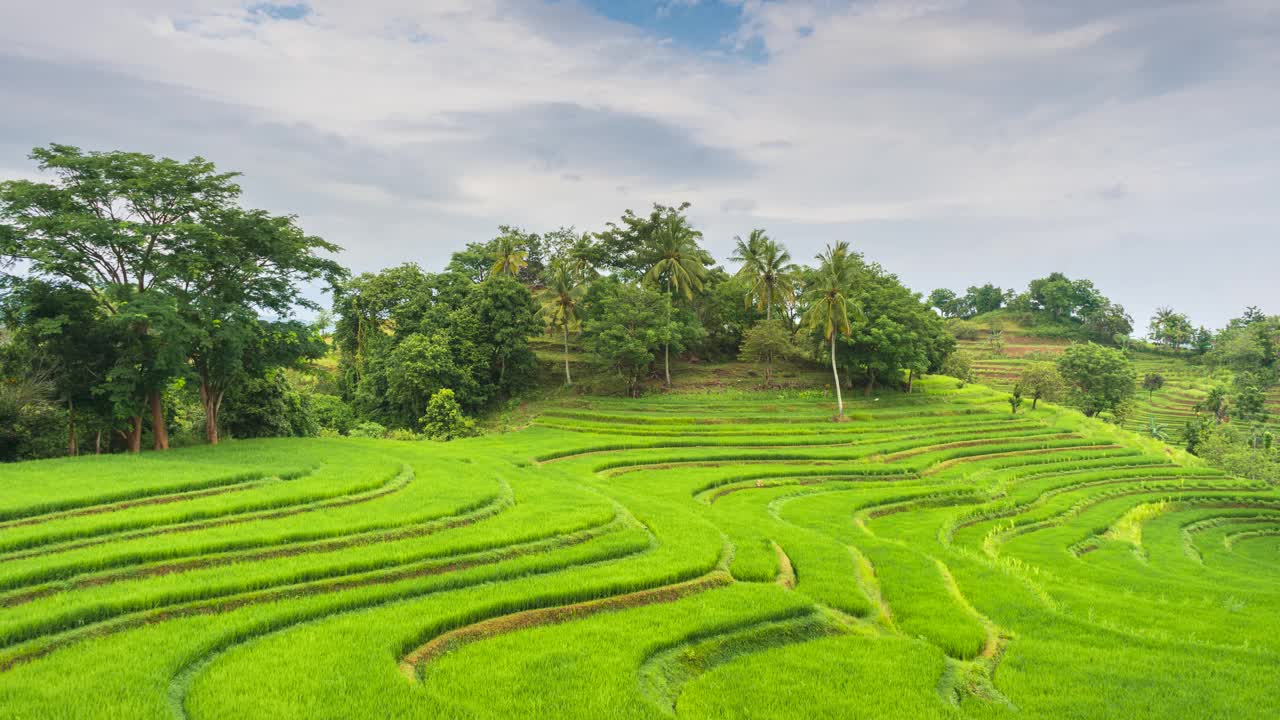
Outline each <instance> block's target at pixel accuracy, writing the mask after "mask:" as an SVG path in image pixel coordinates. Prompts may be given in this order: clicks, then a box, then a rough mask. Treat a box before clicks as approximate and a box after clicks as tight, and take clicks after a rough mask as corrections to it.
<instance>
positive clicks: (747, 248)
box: [732, 228, 796, 320]
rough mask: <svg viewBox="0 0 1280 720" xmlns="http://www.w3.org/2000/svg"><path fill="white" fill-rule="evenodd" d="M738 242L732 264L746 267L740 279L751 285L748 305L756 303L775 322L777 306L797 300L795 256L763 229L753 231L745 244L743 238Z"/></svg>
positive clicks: (737, 238) (739, 274) (747, 297)
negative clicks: (794, 271) (792, 267)
mask: <svg viewBox="0 0 1280 720" xmlns="http://www.w3.org/2000/svg"><path fill="white" fill-rule="evenodd" d="M734 241H735V243H736V247H735V249H734V255H733V258H732V260H734V261H735V262H740V263H742V267H741V268H739V269H738V277H740V278H742V279H743V280H746V281H747V283H748V284H749V287H748V289H747V296H746V302H747V303H748V304H750V303H751V302H752V300H754V301H755V304H756V307H757V308H758V309H760V310H762V311H764V318H765V320H772V319H773V306H774V305H777V304H780V303H788V302H791V301H792V300H793V299H794V298H795V293H796V287H795V281H794V276H793V274H792V272H791V268H790V262H791V253H789V252H787V250H786V248H784V247H782V246H781V245H779V244H778V243H776V242H774V241H773V240H771V239H770V238H769V236H768V235H765V234H764V230H762V229H759V228H757V229H755V230H752V231H751V234H750V235H748V236H747V239H746V240H745V241H744V240H743V239H742V238H740V237H735V238H734Z"/></svg>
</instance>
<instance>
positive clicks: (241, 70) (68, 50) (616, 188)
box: [0, 0, 1280, 322]
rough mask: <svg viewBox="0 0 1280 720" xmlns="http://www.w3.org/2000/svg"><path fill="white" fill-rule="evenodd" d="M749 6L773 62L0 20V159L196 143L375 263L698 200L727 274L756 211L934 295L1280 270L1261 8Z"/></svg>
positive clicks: (222, 23) (389, 29)
mask: <svg viewBox="0 0 1280 720" xmlns="http://www.w3.org/2000/svg"><path fill="white" fill-rule="evenodd" d="M738 1H739V2H740V4H741V5H742V16H743V23H742V26H741V27H740V28H738V30H737V32H736V34H735V35H734V38H735V39H736V41H737V42H739V43H740V44H743V45H744V46H745V45H746V44H749V43H753V42H758V43H762V44H763V47H764V48H765V50H766V51H767V53H766V57H765V59H764V60H763V61H761V62H752V61H751V60H750V58H748V57H745V56H742V57H738V56H734V55H731V54H730V55H725V54H724V53H723V52H718V51H717V52H709V51H708V52H704V51H700V50H699V49H697V48H688V47H680V46H679V45H673V44H672V43H669V42H665V41H663V40H662V39H661V38H658V37H655V36H650V35H646V34H645V33H644V32H643V31H641V30H639V29H637V28H633V27H630V26H626V25H623V24H620V23H616V22H612V21H609V20H606V19H603V18H601V17H599V16H597V15H595V14H593V13H592V12H591V11H590V10H589V8H587V7H585V6H582V5H580V4H578V3H576V2H574V1H573V0H563V1H561V2H553V3H526V2H517V1H516V0H510V1H507V0H484V1H482V2H481V1H471V0H454V1H453V2H432V3H429V4H427V3H421V2H417V1H415V0H369V1H368V2H364V3H359V4H354V3H346V2H340V1H339V0H327V1H320V0H316V1H315V2H312V3H311V10H312V11H311V12H310V13H309V14H307V15H306V16H305V17H304V18H302V19H301V20H276V21H272V20H265V19H263V18H261V17H257V18H255V21H254V22H247V21H246V20H247V19H248V17H249V15H248V11H247V10H246V4H245V3H242V2H240V1H239V0H174V1H172V2H165V1H162V0H125V1H124V2H119V3H112V7H111V8H110V10H107V9H106V8H104V7H103V6H102V5H101V4H99V3H93V2H90V1H89V0H48V1H47V2H43V3H41V4H39V5H31V4H23V5H22V7H6V8H3V9H0V47H3V48H4V50H0V63H3V65H2V66H0V71H3V72H4V73H5V77H6V82H4V83H0V101H2V102H3V103H4V104H5V106H6V108H13V109H14V110H12V111H11V112H8V113H6V114H5V116H4V117H0V167H9V168H16V169H21V168H22V167H24V164H23V163H24V161H23V157H24V156H25V153H26V151H27V150H29V148H30V147H31V146H33V145H36V144H43V143H46V142H50V141H64V140H65V141H73V142H77V143H80V144H83V145H86V146H90V147H95V148H97V147H128V148H131V149H142V150H147V151H151V152H157V153H164V154H179V155H181V154H187V155H189V154H194V153H200V154H202V155H205V156H208V157H211V158H213V159H214V160H216V161H218V162H220V164H222V165H224V166H226V167H229V168H235V169H239V170H243V171H245V172H246V173H247V177H246V179H245V186H246V188H247V189H248V191H249V192H250V196H251V199H252V200H253V201H254V202H258V203H262V204H265V205H270V206H272V207H273V208H274V209H277V210H282V211H298V212H299V213H301V214H302V217H303V221H304V222H305V223H307V225H308V227H309V228H310V229H312V230H314V231H316V232H319V233H321V234H325V235H327V236H330V237H331V238H332V239H333V240H335V241H336V242H339V243H340V244H344V245H347V246H348V247H352V248H359V252H358V253H352V254H351V255H350V256H349V257H348V260H349V261H350V262H351V263H352V264H353V265H356V266H357V267H359V268H360V269H368V268H370V267H373V266H374V265H373V264H374V263H378V264H386V263H390V262H396V261H399V260H401V259H417V260H420V261H424V262H425V263H426V264H429V265H440V264H442V263H443V262H444V260H445V258H446V257H447V254H448V251H449V250H450V249H452V248H456V247H460V246H461V245H462V244H464V243H465V242H467V241H470V240H476V239H481V238H483V237H484V235H485V234H486V233H488V232H489V229H490V228H492V227H494V226H496V225H497V224H498V223H500V222H513V223H518V224H524V225H528V226H533V227H548V226H554V225H560V224H566V225H567V224H574V225H577V226H579V227H598V226H600V225H601V224H602V223H603V222H604V221H605V220H607V219H610V218H614V217H616V216H617V215H618V214H619V213H620V212H621V211H622V210H623V209H624V208H627V207H630V208H633V209H637V210H640V209H643V208H644V207H646V206H647V205H648V204H649V203H650V202H653V201H660V202H678V201H680V200H683V199H689V200H692V201H693V202H694V203H695V206H694V217H695V219H697V220H698V221H699V222H701V223H702V224H703V225H704V226H705V229H706V231H707V237H708V242H709V244H711V246H712V248H713V249H715V250H718V251H720V255H721V257H725V256H727V252H726V250H727V248H728V246H729V242H730V240H729V238H731V237H732V236H733V235H734V234H739V233H742V232H745V231H746V230H747V229H749V227H751V226H754V225H767V226H769V227H770V228H776V230H775V234H777V235H778V236H779V237H781V238H782V239H783V240H785V241H787V242H789V243H790V244H791V245H792V246H793V249H794V253H793V254H794V255H796V256H797V257H808V256H809V255H811V254H812V253H813V252H814V251H815V250H816V249H817V248H818V247H820V246H821V245H822V244H824V243H825V242H827V241H829V240H832V239H837V238H847V239H850V240H852V241H853V242H854V243H855V244H857V245H860V246H862V247H865V248H866V249H867V250H868V251H869V253H870V254H872V255H873V256H875V257H877V259H880V260H882V261H883V262H884V263H885V264H886V265H888V266H889V267H891V268H892V269H895V270H899V271H900V272H901V273H902V274H903V276H904V278H906V279H907V280H908V281H909V282H912V283H914V284H916V285H917V286H918V287H919V289H928V287H929V286H931V285H936V284H947V285H952V286H965V285H968V284H971V283H973V282H977V281H985V280H986V279H988V277H990V278H991V279H993V280H1000V281H1001V282H1004V283H1005V284H1015V283H1016V284H1022V283H1024V282H1025V281H1026V279H1028V278H1027V276H1028V275H1029V274H1030V273H1032V272H1041V271H1048V270H1051V269H1056V267H1064V268H1066V269H1068V270H1070V271H1073V272H1077V273H1081V274H1088V275H1091V276H1094V277H1096V279H1097V280H1098V282H1099V284H1100V285H1102V287H1103V288H1104V290H1106V291H1108V292H1109V293H1110V294H1112V295H1114V296H1116V297H1117V298H1119V299H1120V300H1121V301H1122V302H1125V303H1126V304H1127V305H1129V306H1130V308H1131V310H1133V311H1134V312H1135V315H1138V316H1140V317H1141V316H1145V315H1144V313H1145V312H1146V311H1147V309H1149V308H1150V307H1153V306H1155V305H1157V304H1164V303H1174V304H1179V303H1183V302H1185V304H1186V307H1187V309H1190V310H1192V311H1193V312H1194V313H1195V314H1197V315H1198V316H1199V319H1201V320H1203V321H1205V322H1221V321H1222V320H1223V319H1225V317H1227V316H1228V315H1230V314H1231V313H1233V312H1234V311H1235V310H1236V306H1243V305H1244V304H1246V303H1262V304H1265V303H1266V301H1267V299H1268V298H1267V296H1266V292H1267V291H1268V289H1269V287H1270V283H1271V282H1272V281H1271V280H1257V279H1251V278H1252V277H1253V276H1252V275H1249V274H1248V273H1240V279H1238V280H1237V279H1235V278H1234V277H1232V273H1238V270H1237V268H1238V265H1237V264H1236V263H1235V260H1236V258H1232V259H1228V258H1223V257H1220V256H1221V255H1222V254H1223V253H1221V252H1219V253H1213V252H1210V253H1207V256H1206V257H1204V258H1198V259H1197V263H1196V266H1197V269H1199V270H1201V271H1202V272H1204V273H1206V274H1208V275H1211V276H1212V277H1215V278H1228V277H1231V278H1232V280H1231V281H1229V282H1224V283H1222V288H1221V289H1220V290H1218V289H1215V290H1213V291H1209V290H1206V289H1204V288H1203V287H1189V288H1188V289H1186V290H1185V292H1184V291H1183V290H1176V291H1175V289H1173V288H1170V287H1169V286H1168V284H1161V283H1155V284H1153V285H1152V286H1151V287H1150V288H1143V287H1140V286H1142V285H1143V283H1144V281H1142V280H1140V279H1135V278H1137V277H1138V276H1141V275H1143V274H1145V273H1151V274H1156V275H1160V274H1164V275H1165V276H1170V277H1179V278H1183V277H1187V276H1188V275H1189V271H1188V270H1187V267H1186V265H1185V258H1187V257H1188V255H1189V254H1190V253H1192V252H1200V250H1199V247H1200V245H1201V244H1202V243H1203V242H1205V241H1206V240H1208V241H1210V242H1212V243H1213V246H1214V247H1217V248H1220V249H1221V248H1225V249H1228V250H1231V251H1233V252H1242V253H1251V252H1252V253H1260V254H1262V256H1263V257H1265V258H1268V259H1269V260H1270V262H1272V263H1274V262H1275V261H1276V260H1277V259H1280V258H1278V257H1277V255H1278V254H1280V252H1278V251H1277V250H1276V249H1275V248H1274V247H1272V245H1273V244H1274V243H1273V238H1271V237H1268V236H1267V233H1268V232H1270V231H1268V230H1267V228H1273V227H1275V225H1276V223H1277V221H1280V210H1275V209H1272V205H1273V203H1272V202H1271V200H1270V196H1271V195H1272V194H1273V188H1274V187H1275V186H1276V184H1277V180H1280V161H1278V160H1276V158H1275V157H1274V153H1268V152H1266V149H1267V148H1274V147H1276V146H1277V145H1278V144H1280V128H1278V127H1277V126H1276V125H1275V123H1274V120H1273V118H1274V117H1275V116H1276V114H1277V113H1278V112H1280V97H1278V94H1280V93H1278V92H1277V89H1276V86H1275V83H1274V77H1275V73H1276V70H1277V68H1278V67H1280V50H1278V48H1280V42H1277V40H1280V16H1278V15H1277V14H1276V13H1275V12H1274V4H1272V3H1266V2H1258V1H1257V0H1233V1H1232V2H1231V3H1229V4H1227V3H1218V2H1215V1H1214V0H1200V1H1195V0H1189V1H1188V2H1183V3H1177V4H1169V3H1157V2H1145V1H1144V0H1132V1H1131V2H1130V3H1116V2H1110V1H1108V2H1100V1H1099V2H1092V1H1086V0H1082V1H1081V2H1080V3H1067V4H1059V3H1038V2H1019V1H1018V0H991V1H990V2H977V1H975V2H960V1H958V0H937V1H933V2H926V1H922V2H888V1H887V0H881V1H879V2H859V3H854V4H849V3H845V2H836V1H835V0H812V1H808V2H805V1H796V2H781V1H779V2H763V1H761V0H738ZM660 7H661V6H660V5H655V12H658V11H659V9H660ZM0 174H6V175H7V176H12V173H11V172H10V173H4V171H0ZM1081 247H1088V248H1090V249H1091V250H1090V252H1089V253H1088V254H1081V253H1079V252H1077V249H1078V248H1081ZM1100 248H1105V249H1107V252H1109V253H1111V256H1110V257H1106V258H1101V257H1098V255H1099V254H1103V252H1102V250H1100ZM1135 248H1136V249H1135ZM1117 257H1119V258H1122V259H1123V262H1120V263H1118V262H1116V259H1115V258H1117ZM1014 274H1018V275H1020V276H1019V277H1017V278H1015V277H1013V276H1014ZM997 275H998V276H999V277H996V276H997ZM1005 277H1007V278H1008V279H1007V280H1005V279H1002V278H1005ZM1156 293H1159V294H1158V296H1157V294H1156ZM1184 297H1185V298H1186V300H1185V301H1184V300H1183V298H1184Z"/></svg>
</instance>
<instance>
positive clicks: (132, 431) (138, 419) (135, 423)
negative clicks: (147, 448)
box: [125, 415, 142, 453]
mask: <svg viewBox="0 0 1280 720" xmlns="http://www.w3.org/2000/svg"><path fill="white" fill-rule="evenodd" d="M125 440H126V441H127V442H128V449H129V452H131V453H136V452H141V451H142V416H141V415H134V416H133V417H131V418H129V432H128V433H126V434H125Z"/></svg>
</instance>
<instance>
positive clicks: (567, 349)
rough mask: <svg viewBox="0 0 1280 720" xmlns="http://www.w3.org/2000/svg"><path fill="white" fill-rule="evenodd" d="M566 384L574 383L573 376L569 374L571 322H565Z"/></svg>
mask: <svg viewBox="0 0 1280 720" xmlns="http://www.w3.org/2000/svg"><path fill="white" fill-rule="evenodd" d="M564 384H565V385H572V384H573V378H572V377H571V376H570V375H569V323H565V324H564Z"/></svg>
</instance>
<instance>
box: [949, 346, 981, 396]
mask: <svg viewBox="0 0 1280 720" xmlns="http://www.w3.org/2000/svg"><path fill="white" fill-rule="evenodd" d="M942 374H943V375H950V376H951V377H953V378H955V379H956V380H958V381H959V383H958V385H959V386H960V387H964V386H965V385H966V384H967V383H971V382H974V381H975V380H976V379H977V378H976V376H975V375H974V372H973V356H972V355H971V354H969V353H967V352H964V351H960V352H954V353H951V355H949V356H948V357H947V360H946V362H944V363H942Z"/></svg>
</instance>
